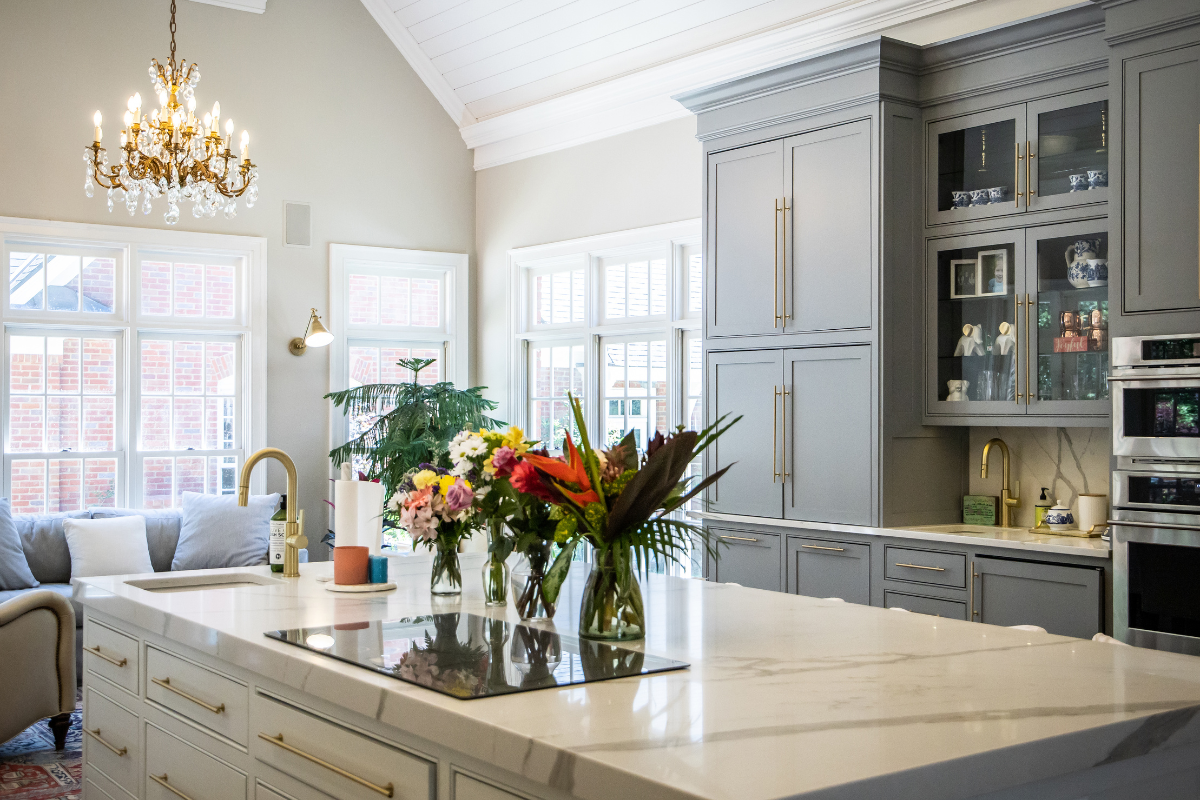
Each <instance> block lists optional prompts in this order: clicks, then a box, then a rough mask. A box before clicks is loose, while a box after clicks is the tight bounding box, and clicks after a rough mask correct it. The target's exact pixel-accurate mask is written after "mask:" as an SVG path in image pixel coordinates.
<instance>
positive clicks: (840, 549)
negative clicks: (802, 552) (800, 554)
mask: <svg viewBox="0 0 1200 800" xmlns="http://www.w3.org/2000/svg"><path fill="white" fill-rule="evenodd" d="M800 546H801V547H807V548H808V549H809V550H835V551H837V552H839V553H844V552H846V548H844V547H822V546H821V545H819V544H802V545H800Z"/></svg>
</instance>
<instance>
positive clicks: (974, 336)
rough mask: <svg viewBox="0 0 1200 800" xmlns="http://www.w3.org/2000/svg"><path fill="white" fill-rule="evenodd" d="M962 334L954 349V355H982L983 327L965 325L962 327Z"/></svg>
mask: <svg viewBox="0 0 1200 800" xmlns="http://www.w3.org/2000/svg"><path fill="white" fill-rule="evenodd" d="M962 332H963V335H962V336H960V337H959V339H958V345H957V346H956V347H955V348H954V355H956V356H981V355H983V326H982V325H972V324H970V323H967V324H966V325H963V327H962Z"/></svg>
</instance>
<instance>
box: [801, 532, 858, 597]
mask: <svg viewBox="0 0 1200 800" xmlns="http://www.w3.org/2000/svg"><path fill="white" fill-rule="evenodd" d="M787 590H788V591H789V592H791V593H792V594H803V595H808V596H809V597H837V598H840V599H842V600H845V601H846V602H847V603H860V604H862V605H870V603H871V546H870V545H867V544H861V543H854V542H843V541H837V540H834V539H813V538H808V537H800V536H789V537H788V540H787Z"/></svg>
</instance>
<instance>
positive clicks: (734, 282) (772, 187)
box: [706, 141, 783, 336]
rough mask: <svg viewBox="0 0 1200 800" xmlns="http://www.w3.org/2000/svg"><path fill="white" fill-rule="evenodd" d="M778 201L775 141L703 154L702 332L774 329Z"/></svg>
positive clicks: (779, 147) (779, 150)
mask: <svg viewBox="0 0 1200 800" xmlns="http://www.w3.org/2000/svg"><path fill="white" fill-rule="evenodd" d="M782 201H783V142H782V141H778V142H767V143H766V144H759V145H753V146H751V147H742V148H738V149H737V150H730V151H728V152H725V153H716V154H714V155H712V156H710V157H709V159H708V258H707V260H706V261H707V263H706V269H707V272H708V281H707V291H708V297H707V300H708V335H709V336H747V335H754V334H763V333H773V332H776V331H778V330H779V322H778V320H777V319H776V314H778V313H779V312H778V311H777V306H778V303H779V294H778V290H779V281H778V274H779V269H780V266H781V263H782V257H781V256H782V254H781V253H780V247H781V245H782V241H783V236H782V232H781V230H780V228H781V227H782V224H783V210H782ZM776 209H778V210H776Z"/></svg>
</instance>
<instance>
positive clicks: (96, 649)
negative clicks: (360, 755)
mask: <svg viewBox="0 0 1200 800" xmlns="http://www.w3.org/2000/svg"><path fill="white" fill-rule="evenodd" d="M83 649H84V650H86V651H88V652H89V653H91V654H92V655H94V656H100V657H101V658H103V659H104V660H105V661H107V662H108V663H110V664H112V665H113V666H116V667H123V666H125V665H126V664H127V663H129V662H128V659H124V658H120V659H118V658H113V657H112V656H109V655H105V654H104V653H101V652H100V645H96V646H95V647H85V648H83Z"/></svg>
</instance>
